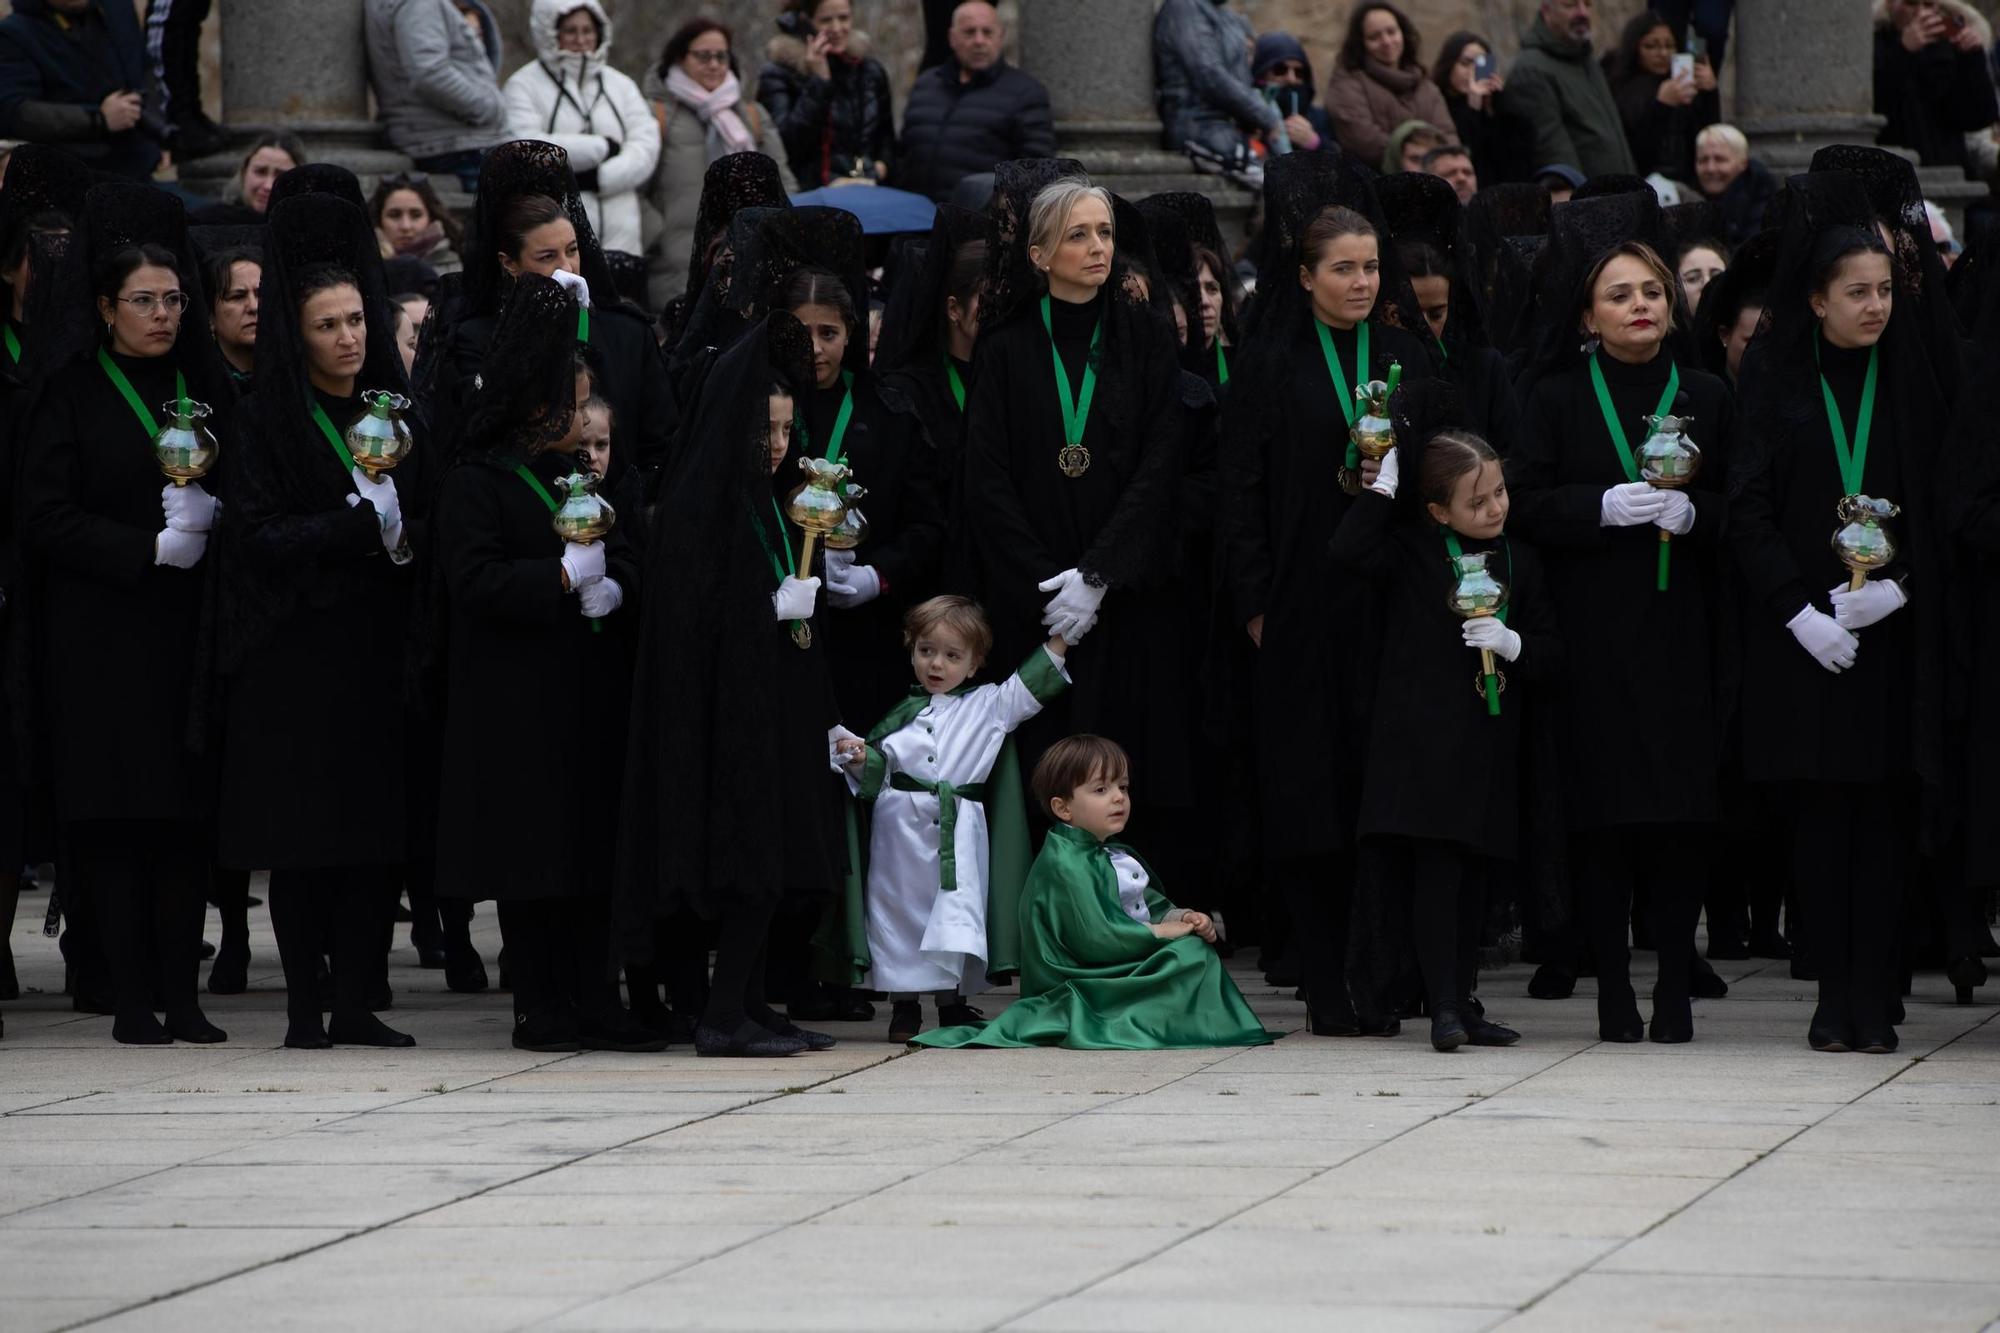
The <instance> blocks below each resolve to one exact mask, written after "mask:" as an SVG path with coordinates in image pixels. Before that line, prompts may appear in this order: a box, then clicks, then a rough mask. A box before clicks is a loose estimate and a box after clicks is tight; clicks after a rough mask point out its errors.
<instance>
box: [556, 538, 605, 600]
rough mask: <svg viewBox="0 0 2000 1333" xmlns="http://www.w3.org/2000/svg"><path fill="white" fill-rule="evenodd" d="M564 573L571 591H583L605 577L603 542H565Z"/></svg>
mask: <svg viewBox="0 0 2000 1333" xmlns="http://www.w3.org/2000/svg"><path fill="white" fill-rule="evenodd" d="M562 567H563V574H564V575H565V576H566V577H567V578H568V579H569V590H570V591H571V592H582V591H583V590H584V589H585V588H587V587H589V586H590V585H591V584H593V583H595V582H597V581H598V580H599V579H601V578H603V577H604V543H603V542H564V543H563V557H562Z"/></svg>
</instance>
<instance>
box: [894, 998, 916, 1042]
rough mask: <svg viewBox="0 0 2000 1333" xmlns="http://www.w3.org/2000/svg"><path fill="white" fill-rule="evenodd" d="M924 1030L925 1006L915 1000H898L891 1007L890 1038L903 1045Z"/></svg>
mask: <svg viewBox="0 0 2000 1333" xmlns="http://www.w3.org/2000/svg"><path fill="white" fill-rule="evenodd" d="M923 1030H924V1010H923V1006H922V1005H920V1004H918V1003H917V1002H916V1001H915V1000H898V1001H896V1003H895V1004H894V1005H892V1006H891V1007H890V1009H889V1040H890V1041H893V1042H895V1043H897V1044H898V1045H901V1044H902V1043H904V1042H907V1041H909V1040H910V1039H911V1038H913V1037H915V1036H916V1035H917V1034H918V1033H919V1032H922V1031H923Z"/></svg>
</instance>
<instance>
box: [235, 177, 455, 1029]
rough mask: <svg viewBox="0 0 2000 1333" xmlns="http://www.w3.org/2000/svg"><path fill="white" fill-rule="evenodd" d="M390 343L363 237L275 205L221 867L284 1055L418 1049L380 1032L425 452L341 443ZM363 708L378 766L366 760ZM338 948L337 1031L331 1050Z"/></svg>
mask: <svg viewBox="0 0 2000 1333" xmlns="http://www.w3.org/2000/svg"><path fill="white" fill-rule="evenodd" d="M393 330H394V322H393V313H392V308H391V306H390V304H389V299H388V294H387V292H386V291H385V290H384V289H383V284H382V261H381V259H380V257H379V253H378V251H377V248H376V246H375V242H374V237H373V235H372V234H371V232H370V230H369V227H368V223H367V219H366V217H365V216H364V215H363V214H361V213H360V212H359V211H358V210H356V209H355V208H354V207H353V206H352V205H351V204H348V203H346V202H343V201H342V200H340V199H338V198H336V197H334V196H332V195H326V194H310V195H304V196H300V197H297V198H291V199H287V200H285V201H284V202H283V203H280V204H278V205H276V206H275V207H274V208H273V209H272V210H271V222H270V236H269V240H268V243H267V251H266V254H265V269H264V279H263V303H262V308H261V310H260V319H259V338H258V356H257V374H256V378H255V382H254V383H255V387H254V388H253V389H252V391H251V394H250V396H249V397H248V398H246V399H245V400H244V401H243V403H242V404H241V405H240V406H239V408H238V409H237V414H236V418H235V423H236V432H235V434H236V440H235V443H236V448H234V449H232V450H230V451H229V453H228V454H227V455H225V458H224V465H223V470H224V476H225V479H226V481H227V483H228V488H229V493H230V496H231V504H230V507H229V510H228V512H227V516H226V518H225V520H224V522H223V524H222V526H221V539H220V547H219V554H220V556H221V571H220V575H221V576H220V594H219V595H220V607H219V614H218V616H217V624H218V627H219V628H218V637H217V643H216V650H215V651H216V663H217V666H218V668H219V672H220V678H221V681H220V683H221V685H222V687H223V690H224V692H225V703H224V707H223V714H222V716H223V726H222V747H221V753H222V800H221V807H220V813H219V817H218V821H217V856H218V860H219V861H220V863H221V864H223V865H225V866H230V867H234V868H238V869H243V870H248V869H252V868H259V869H269V870H270V871H271V891H270V901H271V924H272V926H273V927H274V928H275V930H276V931H277V936H278V953H279V956H280V958H281V960H282V961H283V963H284V968H285V989H286V993H287V1011H288V1019H289V1022H288V1027H287V1030H286V1033H285V1044H286V1045H287V1046H290V1047H294V1048H298V1049H304V1050H313V1049H323V1048H325V1047H327V1046H329V1045H331V1044H334V1043H339V1044H342V1045H359V1046H410V1045H414V1044H415V1043H414V1041H413V1039H412V1038H410V1037H409V1036H408V1035H406V1034H404V1033H401V1032H397V1031H395V1030H394V1029H392V1028H389V1027H387V1026H386V1025H384V1024H383V1023H382V1022H381V1021H380V1020H378V1019H376V1018H375V1016H374V1015H373V1014H372V1013H371V1012H370V1010H371V1008H372V1007H373V1005H374V1004H375V1003H376V1002H377V1001H378V999H379V996H380V994H381V992H383V991H384V990H386V989H387V985H388V971H387V960H386V958H385V956H384V947H383V945H384V938H385V937H386V935H387V934H388V931H389V923H390V918H391V916H392V914H393V911H394V906H395V899H396V892H397V889H398V887H399V885H400V883H401V876H402V864H403V862H404V860H405V858H406V856H407V854H408V840H407V826H406V823H405V811H406V807H407V805H408V801H407V799H406V796H405V787H404V764H405V757H404V726H403V722H404V719H403V707H402V703H403V694H402V688H401V682H402V678H403V659H404V652H405V647H406V644H407V640H408V633H409V604H410V592H411V589H412V588H413V587H414V586H415V577H416V570H415V568H414V565H413V560H412V555H411V549H412V545H413V543H412V541H411V536H412V533H413V531H414V529H415V528H416V527H417V525H418V524H419V523H420V522H421V521H422V518H423V511H424V508H425V500H426V498H427V497H428V495H429V491H430V487H429V486H428V485H427V484H426V483H425V473H426V471H427V469H428V468H429V466H430V451H429V449H428V447H427V446H428V443H429V442H428V441H427V440H421V439H420V440H418V441H417V443H416V445H415V447H414V448H413V449H412V450H411V452H410V455H409V457H408V458H407V459H406V460H404V461H403V462H402V463H401V464H400V465H399V466H398V467H397V468H396V469H395V470H394V471H393V472H384V473H381V474H379V475H375V476H371V475H370V474H369V473H368V472H367V471H365V470H363V469H362V468H360V467H358V466H356V464H355V463H354V461H353V458H352V455H351V454H350V452H349V450H348V446H347V444H346V442H345V440H344V435H345V432H346V431H347V429H348V427H349V426H351V425H352V424H353V423H354V422H355V421H356V420H358V419H360V418H362V417H364V416H367V415H369V414H370V410H371V407H370V400H369V398H368V397H367V394H368V393H385V394H400V393H402V392H403V391H404V389H405V388H406V385H405V384H404V381H403V362H402V358H401V356H400V355H399V354H398V352H397V349H396V345H395V339H394V333H393ZM369 682H382V684H381V685H380V686H379V687H377V688H373V689H371V688H370V687H369ZM357 702H360V703H363V704H364V705H365V706H366V712H367V714H368V719H369V720H368V723H367V737H368V744H367V745H366V746H365V747H357V746H356V745H355V743H354V741H355V733H354V711H353V710H354V708H355V705H356V704H357ZM360 810H365V817H361V818H349V817H347V816H348V815H350V814H355V813H359V811H360ZM323 930H324V931H328V932H330V938H329V939H323V938H322V931H323ZM328 945H331V948H332V953H333V972H334V987H335V989H334V1003H333V1018H332V1022H331V1025H330V1026H329V1027H326V1028H322V1027H321V1025H320V1002H319V986H318V983H317V974H318V970H319V959H320V957H321V955H322V953H323V952H325V950H326V947H327V946H328Z"/></svg>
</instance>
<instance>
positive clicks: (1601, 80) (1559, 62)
mask: <svg viewBox="0 0 2000 1333" xmlns="http://www.w3.org/2000/svg"><path fill="white" fill-rule="evenodd" d="M1594 4H1595V0H1542V4H1541V10H1540V12H1539V13H1537V14H1536V15H1535V21H1534V23H1533V24H1532V25H1530V26H1529V28H1528V30H1527V32H1525V33H1523V34H1522V35H1521V54H1520V56H1519V58H1517V59H1516V60H1515V61H1514V68H1513V69H1512V70H1510V71H1508V74H1507V98H1508V103H1509V107H1510V109H1511V110H1512V111H1513V112H1514V114H1516V115H1518V116H1521V117H1522V118H1523V119H1525V120H1526V121H1528V122H1529V123H1530V124H1532V125H1533V126H1534V127H1535V151H1534V159H1535V161H1537V162H1567V163H1569V164H1570V165H1572V166H1574V167H1577V168H1578V169H1580V170H1581V171H1582V172H1583V174H1584V175H1585V176H1586V177H1590V176H1608V175H1611V174H1612V173H1614V172H1615V173H1619V174H1622V175H1628V176H1629V175H1632V174H1634V173H1633V169H1632V149H1631V146H1630V145H1628V144H1627V143H1626V142H1625V123H1624V122H1623V121H1622V120H1620V119H1619V116H1618V103H1617V101H1616V99H1614V98H1613V97H1612V96H1611V85H1610V83H1609V82H1607V81H1606V79H1605V77H1604V70H1603V68H1602V67H1601V66H1600V65H1599V64H1598V63H1597V61H1596V60H1594V59H1592V58H1591V54H1590V36H1591V23H1592V17H1593V15H1592V9H1593V7H1594Z"/></svg>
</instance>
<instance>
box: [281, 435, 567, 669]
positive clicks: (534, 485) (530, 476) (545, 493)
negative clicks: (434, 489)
mask: <svg viewBox="0 0 2000 1333" xmlns="http://www.w3.org/2000/svg"><path fill="white" fill-rule="evenodd" d="M313 410H314V411H315V412H317V411H318V410H319V405H318V404H314V405H313ZM325 419H326V418H325V417H321V418H320V420H322V421H324V420H325ZM343 452H344V451H343ZM514 475H515V476H517V477H519V478H520V479H521V480H522V481H525V482H527V483H528V489H529V490H531V491H533V492H534V493H535V494H536V495H537V496H539V497H540V498H541V501H542V503H543V504H545V505H547V506H548V507H549V514H550V516H551V517H553V516H554V515H555V512H556V509H557V507H558V506H557V505H556V497H555V496H553V495H551V494H549V488H548V487H546V486H544V485H542V479H541V478H540V477H538V476H536V475H535V474H534V473H532V472H530V471H528V465H527V464H526V463H516V464H514ZM590 632H591V633H592V634H602V633H604V621H603V620H602V619H601V618H598V617H592V618H591V622H590Z"/></svg>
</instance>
